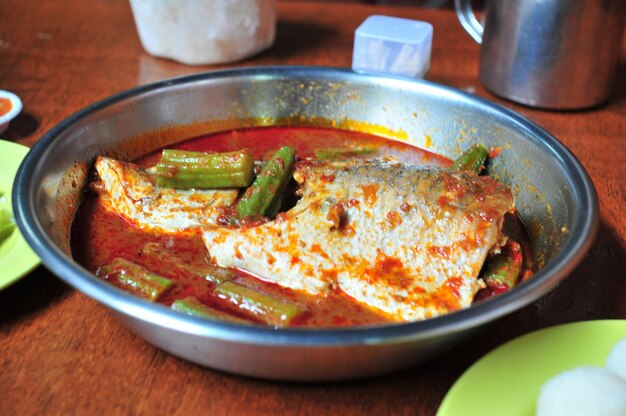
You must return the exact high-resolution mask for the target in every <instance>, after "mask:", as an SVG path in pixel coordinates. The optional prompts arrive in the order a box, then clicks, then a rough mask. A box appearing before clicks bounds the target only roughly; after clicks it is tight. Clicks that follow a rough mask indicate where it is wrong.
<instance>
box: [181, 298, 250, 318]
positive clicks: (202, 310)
mask: <svg viewBox="0 0 626 416" xmlns="http://www.w3.org/2000/svg"><path fill="white" fill-rule="evenodd" d="M172 309H173V310H175V311H178V312H182V313H186V314H187V315H191V316H197V317H200V318H213V319H222V320H224V321H229V322H241V323H249V322H248V321H246V320H245V319H241V318H237V317H236V316H233V315H231V314H229V313H227V312H223V311H220V310H218V309H215V308H212V307H210V306H207V305H205V304H204V303H202V302H200V301H199V300H198V299H196V298H194V297H193V296H189V297H187V298H184V299H179V300H176V301H174V302H173V303H172Z"/></svg>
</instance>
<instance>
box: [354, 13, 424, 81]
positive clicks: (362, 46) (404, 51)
mask: <svg viewBox="0 0 626 416" xmlns="http://www.w3.org/2000/svg"><path fill="white" fill-rule="evenodd" d="M432 42H433V26H432V25H431V24H430V23H427V22H422V21H419V20H410V19H402V18H399V17H389V16H378V15H374V16H370V17H368V18H367V19H365V21H364V22H363V23H361V25H360V26H359V27H358V28H357V29H356V31H355V35H354V50H353V53H352V69H353V70H355V71H359V72H377V73H391V74H399V75H408V76H411V77H418V78H423V77H424V75H426V72H428V68H429V67H430V50H431V47H432Z"/></svg>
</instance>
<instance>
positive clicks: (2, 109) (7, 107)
mask: <svg viewBox="0 0 626 416" xmlns="http://www.w3.org/2000/svg"><path fill="white" fill-rule="evenodd" d="M12 108H13V103H12V102H11V100H9V99H8V98H3V97H0V117H2V116H3V115H5V114H7V113H8V112H9V111H11V109H12Z"/></svg>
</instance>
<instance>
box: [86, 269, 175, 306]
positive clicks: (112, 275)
mask: <svg viewBox="0 0 626 416" xmlns="http://www.w3.org/2000/svg"><path fill="white" fill-rule="evenodd" d="M98 275H99V276H102V277H105V278H107V279H109V280H111V281H112V282H113V283H114V284H115V285H116V286H119V287H121V288H122V289H124V290H126V291H128V292H131V293H134V294H136V295H138V296H140V297H142V298H144V299H147V300H150V301H156V300H157V299H158V298H159V297H161V295H163V294H164V293H165V292H167V291H168V290H169V289H170V288H171V287H172V286H173V285H174V282H173V281H171V280H170V279H167V278H165V277H163V276H159V275H158V274H155V273H152V272H150V271H149V270H148V269H146V268H145V267H143V266H141V265H139V264H137V263H133V262H132V261H129V260H126V259H122V258H117V259H115V260H113V261H112V262H111V263H109V264H107V265H106V266H103V267H101V268H100V269H99V270H98Z"/></svg>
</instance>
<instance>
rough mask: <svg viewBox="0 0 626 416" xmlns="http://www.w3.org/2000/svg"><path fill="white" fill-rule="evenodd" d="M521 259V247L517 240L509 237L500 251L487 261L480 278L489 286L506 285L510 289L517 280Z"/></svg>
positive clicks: (520, 269)
mask: <svg viewBox="0 0 626 416" xmlns="http://www.w3.org/2000/svg"><path fill="white" fill-rule="evenodd" d="M522 260H523V255H522V247H521V246H520V244H519V243H518V242H517V241H514V240H511V239H509V240H508V241H507V243H506V244H505V246H504V247H502V252H501V253H500V254H496V255H495V256H493V257H492V258H491V259H489V260H488V261H487V263H486V264H485V268H484V270H483V273H482V278H483V280H484V281H485V283H487V286H489V287H490V288H498V287H502V286H503V285H506V286H507V287H508V289H510V288H512V287H513V286H515V284H516V283H517V281H518V280H519V277H520V273H521V271H522Z"/></svg>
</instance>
